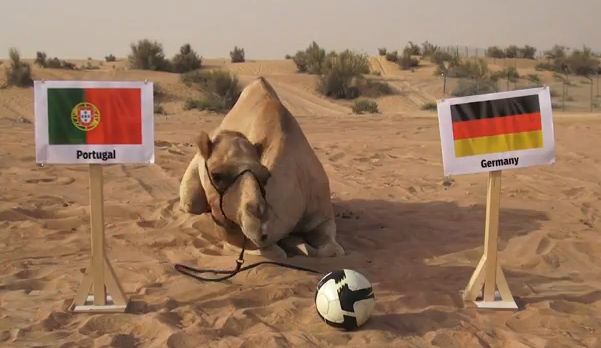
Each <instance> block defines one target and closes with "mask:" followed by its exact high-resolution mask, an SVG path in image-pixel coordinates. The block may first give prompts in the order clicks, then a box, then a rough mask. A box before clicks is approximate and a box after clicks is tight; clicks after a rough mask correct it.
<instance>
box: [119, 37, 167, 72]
mask: <svg viewBox="0 0 601 348" xmlns="http://www.w3.org/2000/svg"><path fill="white" fill-rule="evenodd" d="M127 58H128V61H129V65H130V67H131V68H133V69H142V70H154V71H169V70H170V68H171V67H170V63H169V60H167V58H165V53H163V45H161V44H160V43H158V42H156V41H150V40H148V39H143V40H139V41H138V42H137V43H132V44H131V54H130V55H129V56H128V57H127Z"/></svg>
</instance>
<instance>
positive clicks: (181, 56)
mask: <svg viewBox="0 0 601 348" xmlns="http://www.w3.org/2000/svg"><path fill="white" fill-rule="evenodd" d="M201 64H202V60H201V58H200V57H198V54H196V52H195V51H194V50H193V49H192V47H191V46H190V44H185V45H183V46H182V47H180V49H179V53H178V54H176V55H175V56H174V57H173V59H172V60H171V67H172V70H173V71H174V72H176V73H180V74H181V73H185V72H188V71H192V70H196V69H200V65H201Z"/></svg>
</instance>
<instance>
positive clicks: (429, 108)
mask: <svg viewBox="0 0 601 348" xmlns="http://www.w3.org/2000/svg"><path fill="white" fill-rule="evenodd" d="M421 109H422V110H427V111H436V110H438V106H437V105H436V102H427V103H425V104H424V105H422V106H421Z"/></svg>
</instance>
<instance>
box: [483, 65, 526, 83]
mask: <svg viewBox="0 0 601 348" xmlns="http://www.w3.org/2000/svg"><path fill="white" fill-rule="evenodd" d="M490 78H491V79H492V80H493V81H497V80H499V79H507V80H509V81H511V82H516V81H517V80H519V78H520V74H519V73H518V71H517V69H516V68H514V67H512V66H509V67H506V68H504V69H502V70H499V71H496V72H494V73H492V74H490Z"/></svg>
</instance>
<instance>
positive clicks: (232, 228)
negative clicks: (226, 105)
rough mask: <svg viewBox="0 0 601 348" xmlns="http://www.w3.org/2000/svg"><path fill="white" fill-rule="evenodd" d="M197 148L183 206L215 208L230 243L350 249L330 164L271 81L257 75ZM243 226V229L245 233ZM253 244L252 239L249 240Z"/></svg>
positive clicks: (325, 251) (261, 250)
mask: <svg viewBox="0 0 601 348" xmlns="http://www.w3.org/2000/svg"><path fill="white" fill-rule="evenodd" d="M196 143H197V144H196V145H197V152H196V154H195V155H194V157H193V158H192V160H191V161H190V163H189V165H188V167H187V169H186V171H185V173H184V175H183V178H182V181H181V184H180V209H182V210H183V211H184V212H188V213H193V214H202V213H208V212H210V213H211V214H212V216H213V219H214V221H215V222H216V223H217V225H218V226H219V228H221V230H222V231H221V233H222V235H223V236H224V237H225V239H226V241H227V243H229V244H231V245H236V246H240V241H241V239H242V236H245V237H246V238H247V241H249V242H250V243H251V246H250V247H248V246H247V249H250V250H255V251H258V254H260V255H278V256H285V255H286V253H285V251H284V250H290V248H293V249H294V248H297V249H300V250H301V252H302V253H304V254H306V255H308V256H318V257H333V256H340V255H344V249H343V248H342V246H340V244H338V242H337V241H336V223H335V217H334V210H333V206H332V202H331V200H330V186H329V180H328V177H327V175H326V172H325V170H324V168H323V166H322V164H321V163H320V161H319V159H318V158H317V156H316V154H315V153H314V151H313V149H312V147H311V146H310V144H309V142H308V140H307V138H306V137H305V135H304V134H303V131H302V129H301V127H300V125H299V124H298V122H297V121H296V119H295V118H294V117H293V116H292V114H291V113H290V112H289V111H288V109H287V108H286V107H285V106H284V105H283V104H282V102H281V101H280V99H279V97H278V96H277V94H276V92H275V91H274V89H273V88H272V86H271V85H270V84H269V83H268V82H267V81H266V80H265V79H264V78H262V77H261V78H258V79H257V80H255V81H253V82H252V83H250V84H249V85H248V86H247V87H246V88H245V89H244V90H243V91H242V93H241V95H240V98H239V100H238V101H237V103H236V104H235V105H234V107H233V108H232V109H231V110H230V111H229V112H228V114H227V115H226V116H225V117H224V119H223V121H222V122H221V124H220V125H219V126H218V127H217V128H216V129H215V130H214V131H213V132H212V133H211V135H210V136H209V134H207V133H206V132H205V131H202V130H201V131H200V132H199V135H198V137H197V141H196ZM240 232H241V233H240ZM247 244H248V243H247Z"/></svg>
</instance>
